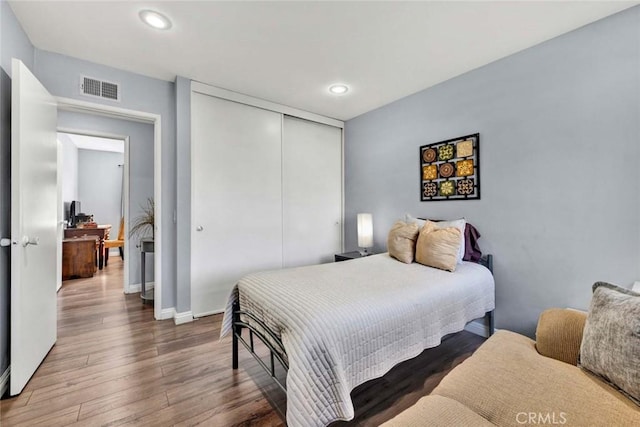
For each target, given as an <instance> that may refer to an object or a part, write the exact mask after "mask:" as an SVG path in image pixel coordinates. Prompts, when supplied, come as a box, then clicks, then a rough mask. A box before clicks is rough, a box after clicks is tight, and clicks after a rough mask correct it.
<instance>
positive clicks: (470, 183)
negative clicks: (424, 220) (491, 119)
mask: <svg viewBox="0 0 640 427" xmlns="http://www.w3.org/2000/svg"><path fill="white" fill-rule="evenodd" d="M471 199H480V134H479V133H475V134H473V135H466V136H461V137H459V138H453V139H448V140H446V141H440V142H435V143H433V144H427V145H423V146H421V147H420V200H421V201H423V202H435V201H439V200H471Z"/></svg>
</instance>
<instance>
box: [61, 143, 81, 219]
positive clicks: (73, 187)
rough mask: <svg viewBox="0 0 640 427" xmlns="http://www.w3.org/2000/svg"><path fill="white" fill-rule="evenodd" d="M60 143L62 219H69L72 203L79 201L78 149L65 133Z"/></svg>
mask: <svg viewBox="0 0 640 427" xmlns="http://www.w3.org/2000/svg"><path fill="white" fill-rule="evenodd" d="M58 141H60V143H61V144H62V152H61V153H60V154H61V157H62V158H61V159H60V169H61V170H60V171H59V172H60V173H61V174H62V177H61V178H60V180H61V181H62V182H61V183H60V185H61V187H62V205H63V209H64V211H63V215H62V218H65V219H69V218H68V216H69V207H68V206H67V205H68V204H69V203H71V201H73V200H78V147H76V144H75V143H74V142H73V141H72V140H71V139H70V138H69V137H68V136H67V135H66V134H64V133H59V134H58Z"/></svg>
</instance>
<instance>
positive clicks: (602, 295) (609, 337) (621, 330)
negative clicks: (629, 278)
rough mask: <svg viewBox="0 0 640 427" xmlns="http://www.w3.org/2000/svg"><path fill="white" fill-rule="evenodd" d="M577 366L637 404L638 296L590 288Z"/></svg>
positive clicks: (615, 289)
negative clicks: (602, 380)
mask: <svg viewBox="0 0 640 427" xmlns="http://www.w3.org/2000/svg"><path fill="white" fill-rule="evenodd" d="M580 367H581V368H583V369H586V370H588V371H590V372H592V373H594V374H596V375H598V376H600V377H602V378H604V379H605V380H607V381H608V382H609V383H611V384H612V385H613V386H614V387H616V388H618V389H620V390H621V391H622V392H623V393H625V394H626V395H627V396H629V397H630V398H631V400H633V401H634V402H635V403H636V404H638V405H640V368H639V367H640V294H639V293H636V292H633V291H631V290H629V289H625V288H621V287H618V286H615V285H611V284H609V283H604V282H597V283H595V284H594V285H593V297H592V299H591V306H590V307H589V314H588V315H587V323H586V324H585V327H584V335H583V338H582V345H581V346H580Z"/></svg>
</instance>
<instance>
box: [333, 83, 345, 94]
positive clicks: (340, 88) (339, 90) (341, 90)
mask: <svg viewBox="0 0 640 427" xmlns="http://www.w3.org/2000/svg"><path fill="white" fill-rule="evenodd" d="M329 92H331V93H332V94H334V95H344V94H345V93H347V92H349V86H347V85H343V84H339V85H331V86H329Z"/></svg>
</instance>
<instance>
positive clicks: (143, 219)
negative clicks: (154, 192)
mask: <svg viewBox="0 0 640 427" xmlns="http://www.w3.org/2000/svg"><path fill="white" fill-rule="evenodd" d="M155 207H156V205H155V202H154V200H153V197H149V198H148V199H147V203H146V204H145V205H140V208H141V209H142V213H141V214H140V215H138V216H137V217H135V218H134V219H133V222H132V226H131V229H130V230H129V235H130V236H131V237H134V236H140V237H142V238H144V237H145V236H148V232H147V230H149V229H150V230H151V238H152V239H153V238H154V237H155V222H156V221H155Z"/></svg>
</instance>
